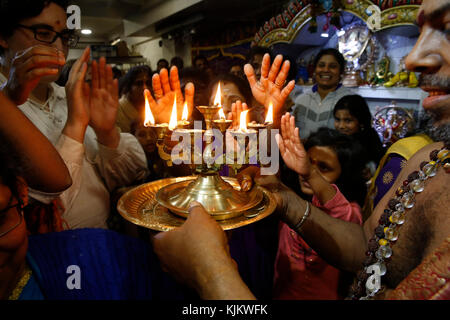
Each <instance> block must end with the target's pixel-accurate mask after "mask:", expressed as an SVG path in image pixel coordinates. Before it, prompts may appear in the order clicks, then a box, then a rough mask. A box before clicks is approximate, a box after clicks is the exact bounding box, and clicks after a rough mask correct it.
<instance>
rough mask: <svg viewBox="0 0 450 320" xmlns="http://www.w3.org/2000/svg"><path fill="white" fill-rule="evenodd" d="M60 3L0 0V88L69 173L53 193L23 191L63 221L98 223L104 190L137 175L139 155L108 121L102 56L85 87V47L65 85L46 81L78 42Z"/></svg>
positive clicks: (112, 96) (108, 74)
mask: <svg viewBox="0 0 450 320" xmlns="http://www.w3.org/2000/svg"><path fill="white" fill-rule="evenodd" d="M66 6H67V1H62V0H51V1H49V0H38V1H24V0H16V1H0V68H1V70H0V71H1V72H0V88H1V91H2V92H3V93H4V94H6V95H7V96H8V97H9V98H10V99H11V100H13V101H14V103H16V104H17V105H18V106H19V109H20V110H21V111H22V112H23V113H24V114H25V115H26V116H27V117H28V118H29V119H30V120H31V121H32V122H33V123H34V124H35V126H36V127H38V129H39V130H40V131H41V132H42V133H43V134H44V135H45V136H46V137H47V139H49V140H50V142H51V143H52V144H53V145H54V146H55V147H56V149H57V150H58V152H59V154H60V155H61V157H62V158H63V159H64V161H65V163H66V164H67V167H68V169H69V171H70V174H71V177H72V180H73V184H72V186H71V187H70V188H69V189H67V190H66V191H65V192H63V193H62V194H61V195H54V194H49V193H43V192H42V191H43V190H39V191H36V190H30V196H31V197H32V198H33V199H35V200H38V201H40V202H42V203H46V204H50V203H53V204H54V205H53V207H52V209H51V211H52V212H53V214H55V215H58V214H59V215H62V218H63V219H64V220H65V222H66V223H67V225H66V226H67V227H69V228H72V229H73V228H83V227H99V228H106V227H107V224H106V220H107V217H108V215H109V211H110V208H109V206H110V205H109V203H110V200H109V199H110V195H109V192H110V191H111V190H113V189H115V188H116V187H120V186H124V185H129V184H131V183H132V182H133V181H135V180H139V179H142V178H143V177H145V175H146V174H147V162H146V159H145V154H144V152H143V150H142V148H141V147H140V146H139V142H138V141H137V140H136V138H135V137H134V136H132V135H131V134H125V133H119V131H118V130H117V128H116V125H115V123H116V116H117V109H118V100H119V99H118V83H117V80H113V77H112V70H111V67H110V66H107V65H106V61H105V59H104V58H101V59H100V60H99V62H97V61H92V75H93V76H92V77H93V78H92V87H91V88H88V87H87V84H86V83H85V82H84V78H85V74H86V70H87V64H88V63H89V49H86V50H85V51H84V53H83V55H82V57H81V58H80V59H78V61H77V62H76V63H75V64H74V65H73V67H72V71H71V73H70V76H69V79H68V81H67V84H66V86H65V90H64V88H61V87H59V86H57V85H56V84H55V83H54V81H56V80H57V79H58V77H59V75H60V72H61V68H62V66H64V64H65V62H66V57H67V54H68V51H69V47H72V46H75V45H76V44H77V41H78V37H77V35H76V34H75V33H74V32H73V31H72V30H68V29H67V27H66V20H67V15H66ZM29 143H32V141H30V142H29ZM56 200H57V201H58V203H59V204H60V205H62V206H61V207H62V208H64V211H63V212H62V213H59V211H57V210H56V206H55V202H54V201H56ZM57 229H60V228H57ZM48 231H60V230H52V229H51V228H50V230H48Z"/></svg>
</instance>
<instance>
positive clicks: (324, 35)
mask: <svg viewBox="0 0 450 320" xmlns="http://www.w3.org/2000/svg"><path fill="white" fill-rule="evenodd" d="M320 36H321V37H323V38H328V33H322V34H321V35H320Z"/></svg>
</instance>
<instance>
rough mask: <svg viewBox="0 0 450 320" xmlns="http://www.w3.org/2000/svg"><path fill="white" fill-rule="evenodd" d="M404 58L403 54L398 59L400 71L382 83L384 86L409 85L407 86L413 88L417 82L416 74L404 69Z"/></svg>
mask: <svg viewBox="0 0 450 320" xmlns="http://www.w3.org/2000/svg"><path fill="white" fill-rule="evenodd" d="M405 59H406V56H404V57H403V58H402V59H401V60H400V71H399V72H397V74H396V75H395V76H393V77H392V78H390V79H389V81H387V82H385V83H384V86H385V87H388V88H389V87H392V86H394V85H395V86H398V87H409V88H415V87H417V85H418V84H419V81H418V80H417V77H416V74H415V73H414V72H410V71H408V70H407V69H406V65H405Z"/></svg>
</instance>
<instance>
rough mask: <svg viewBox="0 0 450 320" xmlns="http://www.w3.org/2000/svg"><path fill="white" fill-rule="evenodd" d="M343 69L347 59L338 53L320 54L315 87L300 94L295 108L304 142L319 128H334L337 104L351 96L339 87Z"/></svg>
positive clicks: (315, 68)
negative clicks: (334, 112) (344, 97)
mask: <svg viewBox="0 0 450 320" xmlns="http://www.w3.org/2000/svg"><path fill="white" fill-rule="evenodd" d="M344 68H345V60H344V57H343V56H342V54H341V53H340V52H339V51H338V50H336V49H324V50H322V51H320V52H319V53H318V54H317V57H316V59H315V61H314V80H315V83H316V84H315V85H314V86H313V87H312V89H311V90H308V91H306V92H304V93H303V94H301V95H299V96H298V97H297V98H296V99H295V101H294V103H295V105H294V107H293V108H292V115H293V116H295V125H296V126H297V127H298V128H300V136H301V138H302V139H304V138H307V137H308V136H309V134H310V133H311V132H313V131H316V130H317V129H318V128H320V127H328V128H330V129H332V128H334V118H333V108H334V105H335V104H336V102H337V101H338V100H339V99H340V98H342V97H343V96H346V95H350V94H352V91H350V90H349V89H347V88H346V87H343V86H342V85H341V84H340V81H341V79H342V75H343V73H344Z"/></svg>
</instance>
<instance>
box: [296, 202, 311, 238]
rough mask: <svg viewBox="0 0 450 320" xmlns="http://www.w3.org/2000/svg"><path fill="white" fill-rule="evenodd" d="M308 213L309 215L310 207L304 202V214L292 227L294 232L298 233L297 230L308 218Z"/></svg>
mask: <svg viewBox="0 0 450 320" xmlns="http://www.w3.org/2000/svg"><path fill="white" fill-rule="evenodd" d="M310 213H311V207H310V206H309V202H308V201H306V210H305V213H304V214H303V217H302V218H301V219H300V221H299V222H298V223H297V224H296V225H295V226H294V230H295V231H299V229H300V228H301V227H302V225H303V224H304V223H305V221H306V219H307V218H308V217H309V215H310Z"/></svg>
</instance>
